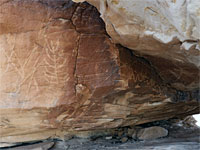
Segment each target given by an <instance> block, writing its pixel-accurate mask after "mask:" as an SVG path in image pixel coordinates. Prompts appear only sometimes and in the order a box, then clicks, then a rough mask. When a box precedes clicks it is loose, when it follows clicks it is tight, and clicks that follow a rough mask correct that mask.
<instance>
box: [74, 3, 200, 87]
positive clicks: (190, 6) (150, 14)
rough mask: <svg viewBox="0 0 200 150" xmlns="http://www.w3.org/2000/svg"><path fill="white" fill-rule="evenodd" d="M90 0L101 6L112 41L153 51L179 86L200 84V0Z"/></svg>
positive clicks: (160, 66)
mask: <svg viewBox="0 0 200 150" xmlns="http://www.w3.org/2000/svg"><path fill="white" fill-rule="evenodd" d="M74 1H77V2H78V1H80V0H74ZM81 1H83V0H81ZM87 1H88V2H89V3H91V4H92V5H94V6H96V7H97V8H98V10H99V12H100V13H101V17H102V18H103V20H104V21H105V24H106V30H107V32H108V34H109V35H110V36H111V37H112V39H113V41H114V42H115V43H120V44H122V45H123V46H125V47H128V48H130V49H132V50H135V51H136V52H139V53H140V54H142V55H143V57H145V58H147V57H146V56H144V55H150V56H151V58H147V59H148V60H150V61H151V62H152V65H153V66H154V67H155V69H156V70H157V71H158V72H159V74H160V77H161V78H162V79H163V80H164V81H165V82H166V83H168V84H170V85H171V86H173V87H174V88H176V89H180V90H189V89H194V88H198V87H199V76H197V74H198V72H199V71H200V70H199V69H200V68H199V67H200V55H199V54H200V53H199V50H200V42H199V40H200V1H192V0H188V1H185V0H87ZM195 74H196V75H195ZM191 76H196V77H195V78H193V79H192V78H191Z"/></svg>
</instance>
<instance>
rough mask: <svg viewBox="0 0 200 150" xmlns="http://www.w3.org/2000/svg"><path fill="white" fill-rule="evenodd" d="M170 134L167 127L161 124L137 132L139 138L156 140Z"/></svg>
mask: <svg viewBox="0 0 200 150" xmlns="http://www.w3.org/2000/svg"><path fill="white" fill-rule="evenodd" d="M167 135H168V131H167V130H166V129H165V128H162V127H159V126H153V127H149V128H144V129H141V130H140V131H139V132H138V133H137V138H138V139H139V140H154V139H157V138H161V137H165V136H167Z"/></svg>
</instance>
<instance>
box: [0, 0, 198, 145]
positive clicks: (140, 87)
mask: <svg viewBox="0 0 200 150" xmlns="http://www.w3.org/2000/svg"><path fill="white" fill-rule="evenodd" d="M152 62H154V61H153V59H152ZM163 63H164V62H163ZM0 64H1V65H0V137H1V138H0V142H22V141H31V140H40V139H46V138H54V137H59V138H61V137H64V135H66V134H69V132H70V134H71V133H73V134H77V132H78V131H88V130H99V129H106V128H115V127H118V126H127V125H130V124H131V125H135V124H141V123H146V122H150V121H154V120H161V119H168V118H171V117H174V116H180V115H181V116H182V115H189V114H193V113H197V112H198V111H199V103H198V102H197V101H196V99H197V94H198V91H197V90H196V86H195V88H192V89H191V88H190V89H189V90H187V91H181V90H177V89H175V88H171V85H169V84H168V83H165V82H164V81H163V79H162V78H161V77H160V75H159V74H158V73H157V71H156V70H155V69H154V68H153V66H152V65H153V64H152V65H151V64H150V63H149V62H148V61H147V60H146V59H144V58H140V57H138V56H135V55H133V53H132V52H131V51H130V50H128V49H126V48H124V47H122V46H119V45H115V44H114V43H113V41H112V40H111V39H110V37H109V36H108V35H107V34H106V31H105V28H104V23H103V21H102V20H101V19H100V17H99V13H98V11H97V10H96V8H94V7H93V6H91V5H89V4H87V3H81V4H75V3H73V2H72V1H70V0H60V1H54V0H42V1H35V0H28V1H27V0H13V1H7V0H3V1H1V2H0ZM158 65H159V64H158ZM155 66H156V65H155ZM161 70H162V68H161ZM194 74H195V75H196V73H195V72H193V75H194ZM164 75H165V73H164ZM164 80H165V81H167V80H169V81H167V82H170V81H171V79H170V78H168V76H167V75H166V79H165V78H164ZM183 80H184V79H183ZM195 92H196V93H195ZM181 100H182V101H181ZM180 101H181V102H180Z"/></svg>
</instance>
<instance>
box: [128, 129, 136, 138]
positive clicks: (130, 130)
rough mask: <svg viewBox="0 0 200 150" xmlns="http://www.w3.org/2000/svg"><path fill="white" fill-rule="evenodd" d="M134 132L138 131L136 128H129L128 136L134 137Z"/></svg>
mask: <svg viewBox="0 0 200 150" xmlns="http://www.w3.org/2000/svg"><path fill="white" fill-rule="evenodd" d="M134 133H136V130H135V129H130V128H129V129H128V131H127V136H128V137H132V135H133V134H134Z"/></svg>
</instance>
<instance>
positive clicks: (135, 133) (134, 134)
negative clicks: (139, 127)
mask: <svg viewBox="0 0 200 150" xmlns="http://www.w3.org/2000/svg"><path fill="white" fill-rule="evenodd" d="M131 138H132V139H134V140H136V139H137V132H134V133H133V134H132V136H131Z"/></svg>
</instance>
